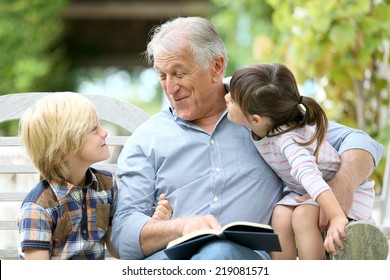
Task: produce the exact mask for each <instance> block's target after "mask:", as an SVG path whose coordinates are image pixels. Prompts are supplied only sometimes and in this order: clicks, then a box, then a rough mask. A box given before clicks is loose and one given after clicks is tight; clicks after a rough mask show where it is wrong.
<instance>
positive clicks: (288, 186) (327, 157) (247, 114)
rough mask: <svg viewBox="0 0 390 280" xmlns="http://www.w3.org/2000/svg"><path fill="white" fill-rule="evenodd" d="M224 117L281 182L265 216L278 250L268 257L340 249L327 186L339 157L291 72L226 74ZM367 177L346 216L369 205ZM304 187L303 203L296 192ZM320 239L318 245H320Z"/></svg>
mask: <svg viewBox="0 0 390 280" xmlns="http://www.w3.org/2000/svg"><path fill="white" fill-rule="evenodd" d="M225 99H226V102H227V107H228V110H229V113H228V118H229V120H230V121H232V122H235V123H237V124H240V125H244V126H247V127H248V128H250V129H251V133H252V140H253V142H254V144H255V145H256V147H257V149H258V151H259V152H260V154H261V155H262V157H263V158H264V160H265V161H266V162H267V163H268V164H269V165H270V166H271V167H272V169H273V170H274V171H275V172H276V173H277V174H278V175H279V177H280V178H281V179H282V180H283V182H284V184H285V188H284V190H283V193H284V197H283V198H282V200H281V201H280V202H279V203H278V204H277V206H276V207H275V209H274V212H273V216H272V221H271V224H272V227H273V228H274V230H275V232H277V233H278V234H279V238H280V242H281V247H282V252H272V254H271V256H272V258H273V259H296V258H297V249H296V248H297V247H298V257H299V259H324V257H325V251H324V247H325V249H327V251H328V252H330V253H331V254H332V255H335V252H336V251H335V247H334V244H336V246H337V247H338V248H340V249H341V250H342V249H343V244H342V240H344V239H345V226H346V225H347V223H348V219H347V217H346V216H345V214H344V213H343V210H342V209H341V207H340V205H339V203H338V202H337V200H336V197H335V196H334V194H333V192H332V190H331V188H330V186H329V185H328V184H327V183H326V182H327V181H329V180H331V179H332V178H333V177H334V175H335V173H336V171H337V170H338V168H339V165H340V158H339V155H338V154H337V152H336V151H335V150H334V149H333V148H332V146H331V145H330V144H329V143H328V142H326V141H325V136H326V131H327V127H328V120H327V117H326V114H325V112H324V111H323V109H322V108H321V106H320V105H319V104H318V103H317V102H316V101H315V100H314V99H312V98H310V97H306V96H301V95H300V93H299V91H298V87H297V84H296V81H295V78H294V75H293V74H292V73H291V71H290V70H289V69H288V68H287V67H285V66H283V65H280V64H254V65H249V66H246V67H243V68H241V69H239V70H238V71H237V72H235V73H234V75H233V77H232V79H231V81H230V93H229V94H227V95H226V98H225ZM373 187H374V182H373V181H371V180H368V181H366V182H364V183H363V184H362V185H360V186H359V187H358V189H357V191H356V193H355V194H354V202H353V205H352V208H351V210H350V211H349V213H348V218H349V219H351V220H367V219H369V218H370V217H371V213H372V207H373V203H374V198H375V193H374V188H373ZM305 193H309V194H310V196H311V199H309V200H306V201H305V202H303V203H298V202H297V201H296V200H295V197H296V196H300V195H303V194H305ZM319 207H321V209H322V210H323V211H324V213H325V215H326V217H327V218H328V219H329V226H328V228H327V234H326V238H325V242H324V241H323V237H322V234H321V231H320V229H319V227H318V220H319V213H320V208H319ZM324 245H325V246H324Z"/></svg>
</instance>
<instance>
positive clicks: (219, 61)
mask: <svg viewBox="0 0 390 280" xmlns="http://www.w3.org/2000/svg"><path fill="white" fill-rule="evenodd" d="M210 71H211V75H212V77H213V81H214V82H219V81H221V80H222V78H223V76H224V71H225V58H224V57H223V56H222V55H220V56H217V57H215V58H214V59H213V61H212V62H211V66H210Z"/></svg>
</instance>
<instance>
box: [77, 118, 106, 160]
mask: <svg viewBox="0 0 390 280" xmlns="http://www.w3.org/2000/svg"><path fill="white" fill-rule="evenodd" d="M107 134H108V133H107V131H106V130H104V129H103V128H102V127H101V126H100V125H99V124H97V125H94V126H91V127H90V128H89V129H88V131H87V135H86V139H85V146H84V148H83V149H82V150H81V151H80V152H79V153H78V154H77V155H76V157H78V159H79V160H81V161H83V162H85V163H87V165H88V166H89V165H91V164H94V163H96V162H99V161H102V160H106V159H108V157H109V156H110V151H109V149H108V146H107V144H106V137H107Z"/></svg>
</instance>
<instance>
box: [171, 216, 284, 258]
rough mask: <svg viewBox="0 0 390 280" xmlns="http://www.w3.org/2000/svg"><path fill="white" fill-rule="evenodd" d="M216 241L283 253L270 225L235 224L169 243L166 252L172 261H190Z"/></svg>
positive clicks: (196, 232) (196, 233)
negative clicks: (203, 247)
mask: <svg viewBox="0 0 390 280" xmlns="http://www.w3.org/2000/svg"><path fill="white" fill-rule="evenodd" d="M216 239H226V240H229V241H232V242H235V243H237V244H240V245H242V246H246V247H249V248H251V249H253V250H261V251H267V252H270V251H277V252H280V251H281V247H280V243H279V238H278V235H277V234H276V233H274V230H273V229H272V227H270V226H269V225H265V224H258V223H252V222H233V223H230V224H227V225H225V226H224V227H223V228H222V229H221V230H213V229H205V230H198V231H194V232H192V233H189V234H187V235H184V236H182V237H179V238H177V239H175V240H172V241H171V242H169V243H168V245H167V248H166V249H165V250H164V252H165V253H166V254H167V256H168V257H169V258H170V259H172V260H187V259H190V258H191V257H192V256H193V255H194V254H196V252H197V251H198V250H199V249H200V247H202V245H204V244H206V243H208V242H210V241H212V240H216Z"/></svg>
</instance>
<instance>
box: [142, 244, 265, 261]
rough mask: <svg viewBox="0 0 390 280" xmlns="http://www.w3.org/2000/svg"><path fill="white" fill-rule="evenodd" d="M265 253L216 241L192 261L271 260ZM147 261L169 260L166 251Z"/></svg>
mask: <svg viewBox="0 0 390 280" xmlns="http://www.w3.org/2000/svg"><path fill="white" fill-rule="evenodd" d="M269 259H270V256H269V255H268V254H267V253H266V252H264V251H254V250H252V249H250V248H248V247H244V246H241V245H238V244H236V243H233V242H230V241H227V240H216V241H212V242H210V243H208V244H206V245H204V246H203V247H202V248H201V249H200V250H199V252H198V253H196V254H195V255H193V256H192V258H191V260H269ZM145 260H169V258H168V257H167V255H166V254H165V253H164V251H159V252H157V253H155V254H153V255H151V256H149V257H147V258H145Z"/></svg>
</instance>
